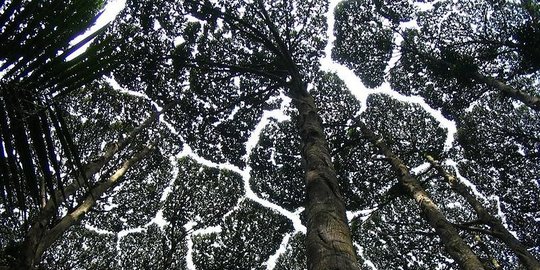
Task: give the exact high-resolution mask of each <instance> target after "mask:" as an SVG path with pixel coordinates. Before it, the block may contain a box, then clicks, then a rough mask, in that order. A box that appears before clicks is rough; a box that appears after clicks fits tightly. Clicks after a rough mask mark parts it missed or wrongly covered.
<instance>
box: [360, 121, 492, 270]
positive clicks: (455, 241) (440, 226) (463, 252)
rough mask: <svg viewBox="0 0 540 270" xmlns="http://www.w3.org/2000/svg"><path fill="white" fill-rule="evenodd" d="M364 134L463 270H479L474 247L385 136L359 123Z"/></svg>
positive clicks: (479, 266) (479, 263)
mask: <svg viewBox="0 0 540 270" xmlns="http://www.w3.org/2000/svg"><path fill="white" fill-rule="evenodd" d="M359 124H360V129H361V130H362V133H363V134H364V136H366V137H367V139H368V140H369V141H370V142H371V143H373V144H374V145H375V146H377V147H378V148H379V150H380V151H381V153H382V154H383V155H384V156H385V157H386V159H387V160H388V162H389V163H390V164H391V166H392V169H393V170H394V171H395V173H396V174H397V176H398V181H399V183H400V184H401V186H402V188H403V191H404V192H405V194H406V195H407V196H409V197H410V198H412V199H414V200H415V201H416V202H417V203H418V204H419V208H420V211H421V213H422V217H423V218H424V219H425V220H426V221H427V222H428V223H429V224H430V225H431V226H432V227H433V229H435V232H436V233H437V235H439V237H440V238H441V241H442V243H443V245H444V247H445V249H446V251H447V252H448V253H449V254H450V256H451V257H452V258H453V259H454V260H455V261H456V262H457V263H458V265H459V266H460V267H461V268H462V269H467V270H478V269H484V266H483V265H482V263H481V262H480V260H479V259H478V257H477V256H476V255H475V254H474V252H473V251H472V250H471V248H470V247H469V246H468V245H467V244H466V243H465V241H463V239H462V238H461V237H460V236H459V234H458V231H457V230H456V228H455V227H454V226H453V225H452V224H451V223H450V222H448V220H447V219H446V217H445V216H444V214H443V213H442V212H441V210H440V209H439V207H438V206H437V205H436V204H435V202H433V201H432V200H431V198H430V197H429V195H428V194H427V192H426V191H425V190H424V188H423V187H422V186H421V185H420V183H419V182H418V181H417V180H416V178H414V177H413V176H412V175H411V174H410V173H409V168H408V167H407V166H406V165H405V164H404V163H403V161H401V159H399V157H397V156H396V155H394V153H393V152H392V151H391V150H390V148H389V147H388V145H386V144H385V143H384V141H383V139H382V138H379V137H378V136H377V135H376V134H375V133H373V132H372V131H371V130H370V129H369V128H368V127H367V126H366V125H365V124H364V123H361V122H360V123H359Z"/></svg>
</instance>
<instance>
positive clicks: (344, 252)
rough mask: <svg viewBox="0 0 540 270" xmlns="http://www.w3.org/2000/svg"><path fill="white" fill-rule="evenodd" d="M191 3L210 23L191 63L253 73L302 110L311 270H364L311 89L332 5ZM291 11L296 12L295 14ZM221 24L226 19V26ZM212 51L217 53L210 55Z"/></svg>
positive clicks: (192, 9) (196, 13)
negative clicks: (360, 268) (322, 30)
mask: <svg viewBox="0 0 540 270" xmlns="http://www.w3.org/2000/svg"><path fill="white" fill-rule="evenodd" d="M186 4H187V9H188V10H189V11H190V13H191V14H192V15H193V16H194V17H196V18H198V19H200V20H204V21H205V22H206V27H204V28H203V33H204V37H203V38H202V39H203V40H202V41H201V43H200V44H199V46H200V47H199V48H198V49H199V54H198V55H196V56H195V57H194V58H193V61H192V62H193V66H194V67H196V68H198V69H199V70H202V71H214V72H216V71H225V72H228V73H232V74H233V75H242V74H249V75H247V76H246V77H247V78H249V79H250V80H254V79H255V80H261V81H260V82H259V83H258V84H256V85H265V84H267V85H269V86H267V88H266V90H265V91H268V93H269V94H270V95H271V94H275V92H276V91H277V90H280V89H281V90H282V91H283V92H284V94H285V95H286V96H288V97H290V98H291V99H292V102H293V104H294V106H295V107H296V109H297V111H298V117H297V118H296V119H297V120H296V121H297V123H298V124H297V127H298V133H299V135H300V142H301V146H300V150H301V156H302V159H303V161H304V171H305V175H304V181H305V184H306V190H307V206H306V211H307V227H308V229H307V235H306V243H307V244H306V248H307V256H308V269H328V268H337V269H357V266H356V258H355V254H354V248H353V246H352V242H351V239H350V232H349V228H348V226H347V220H346V216H345V205H344V203H343V199H342V195H341V193H340V191H339V187H338V183H337V178H336V175H335V169H334V167H333V165H332V161H331V156H330V152H329V149H328V145H327V142H326V138H325V133H324V131H323V127H322V123H321V119H320V116H319V114H318V112H317V107H316V105H315V103H314V101H313V98H312V96H311V95H310V94H309V92H308V89H307V85H308V83H309V82H310V79H311V78H313V76H314V71H316V66H315V65H314V63H313V60H314V59H316V58H317V56H318V55H320V53H321V49H322V45H323V43H322V40H323V38H322V37H320V36H321V33H320V30H319V29H320V26H322V25H324V22H323V13H324V11H325V8H326V5H325V3H323V2H322V1H311V2H309V3H303V2H286V1H284V2H268V3H267V2H264V1H255V2H254V3H250V4H248V3H241V2H235V1H233V2H230V3H226V4H225V3H219V5H217V6H215V5H214V4H213V3H211V2H209V1H205V2H203V3H198V2H192V1H188V2H187V3H186ZM240 8H242V9H243V11H240ZM290 10H296V11H297V12H296V13H295V14H291V13H290ZM293 15H294V16H293ZM218 22H223V27H219V25H218ZM308 22H309V23H308ZM297 27H299V28H300V31H298V30H296V29H295V28H297ZM311 35H313V36H311ZM225 42H227V43H225ZM201 45H206V46H208V47H202V46H201ZM231 45H232V46H231ZM203 48H204V49H203ZM201 51H202V53H201ZM209 51H213V52H212V53H213V54H209V55H208V54H205V53H208V52H209ZM232 55H234V58H231V57H230V56H232ZM207 76H208V75H207ZM222 76H224V77H225V78H227V76H226V75H222ZM253 76H256V77H253ZM257 77H259V78H261V79H258V78H257ZM256 85H255V86H256ZM242 86H248V87H249V86H251V85H250V84H249V83H246V84H242V81H241V85H240V88H241V90H242ZM259 87H260V86H259ZM247 89H249V88H247ZM247 89H246V90H247ZM255 89H257V88H255ZM246 90H244V91H242V92H245V91H246ZM246 93H247V92H246ZM263 101H264V99H263Z"/></svg>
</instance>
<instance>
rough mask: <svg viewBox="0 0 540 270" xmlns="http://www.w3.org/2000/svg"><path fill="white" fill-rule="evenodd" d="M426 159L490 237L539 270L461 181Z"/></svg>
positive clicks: (527, 253)
mask: <svg viewBox="0 0 540 270" xmlns="http://www.w3.org/2000/svg"><path fill="white" fill-rule="evenodd" d="M426 158H427V160H428V161H429V163H430V164H431V166H433V167H434V168H435V169H436V170H437V171H438V172H439V174H440V175H442V176H443V177H444V179H445V180H446V182H448V184H449V185H450V187H451V188H452V189H453V190H454V191H455V192H456V193H457V194H459V195H461V196H462V197H463V198H465V200H466V201H467V202H468V203H469V204H470V205H471V207H472V208H473V209H474V211H475V213H476V215H477V216H478V219H479V220H480V221H481V222H482V223H484V224H486V225H488V226H489V227H490V228H491V235H493V237H496V238H497V239H499V240H501V241H502V242H503V243H505V244H506V245H507V246H508V248H510V249H511V250H512V251H513V252H514V253H515V254H516V256H517V257H518V258H519V260H520V262H521V263H522V264H523V266H525V267H526V268H527V269H530V270H540V262H539V261H538V260H537V259H536V258H535V257H534V256H533V255H532V254H531V253H530V252H529V250H528V249H527V247H526V246H525V245H523V244H522V243H521V242H520V241H519V240H518V239H517V238H516V237H515V236H514V235H513V234H512V233H510V232H509V231H508V229H506V227H505V226H504V225H503V224H502V222H501V220H500V219H498V218H496V217H495V216H493V215H492V214H491V213H490V212H489V211H488V210H487V209H486V208H485V207H484V205H483V204H482V203H481V202H479V201H478V200H477V199H476V197H475V196H474V194H472V192H471V190H470V189H469V187H467V186H466V185H465V184H463V183H462V182H461V181H458V179H457V178H456V177H455V176H454V175H453V174H450V173H449V172H448V171H446V170H445V169H444V168H443V167H442V166H441V165H440V164H439V163H438V162H437V161H436V160H435V159H434V158H433V157H431V156H429V155H426Z"/></svg>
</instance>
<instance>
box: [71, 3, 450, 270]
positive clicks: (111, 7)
mask: <svg viewBox="0 0 540 270" xmlns="http://www.w3.org/2000/svg"><path fill="white" fill-rule="evenodd" d="M340 1H341V0H330V9H329V12H328V14H327V17H328V31H327V33H328V36H329V39H328V41H329V42H328V45H327V46H326V48H325V52H326V57H325V58H324V59H322V60H321V67H322V69H323V70H326V71H331V72H336V73H337V74H338V76H339V77H340V78H341V79H342V80H343V81H344V82H345V84H346V85H347V87H348V88H349V89H350V90H351V92H352V93H353V94H354V95H355V96H356V97H357V98H358V100H359V101H360V102H361V103H362V105H363V106H362V107H363V108H364V109H365V104H366V99H367V97H368V95H370V94H374V93H385V94H389V95H391V96H393V97H394V98H396V99H398V100H400V101H406V102H411V103H415V104H419V105H420V106H422V107H423V108H424V109H425V110H426V111H428V112H429V113H431V114H432V115H433V116H434V117H435V118H436V119H437V120H438V121H439V122H440V124H441V126H443V127H446V128H447V129H448V130H449V132H448V137H447V141H446V146H447V147H450V145H451V143H452V140H453V136H454V134H455V132H456V127H455V124H454V123H453V122H452V121H449V120H447V119H445V118H444V117H443V116H442V115H441V113H440V112H439V111H437V110H433V109H432V108H430V107H429V106H428V105H427V104H426V103H425V102H424V101H423V99H422V98H419V97H406V96H403V95H400V94H398V93H396V92H394V91H392V90H391V89H390V86H389V85H388V84H387V83H385V84H383V85H382V86H381V87H379V88H376V89H367V88H365V87H364V86H363V84H362V83H361V81H360V79H359V78H358V77H357V76H356V75H355V74H354V73H353V72H352V71H351V70H349V69H348V68H346V67H345V66H343V65H340V64H338V63H336V62H334V61H333V60H332V59H331V50H332V43H333V41H334V40H335V37H334V35H333V29H334V28H333V27H334V16H333V10H334V8H335V7H336V5H337V4H338V3H339V2H340ZM124 5H125V0H112V1H109V2H108V4H107V6H106V8H105V12H104V13H103V15H102V16H101V17H100V18H99V19H98V21H97V23H96V25H94V26H93V27H92V28H90V29H89V30H88V31H87V32H86V33H85V34H83V35H82V36H80V37H78V38H77V39H75V40H74V41H73V43H75V42H77V41H78V40H81V39H83V38H84V37H86V36H88V35H90V33H92V32H93V31H95V30H97V29H99V28H100V27H101V26H103V25H105V24H106V23H108V22H110V21H111V20H112V19H114V17H115V16H116V15H117V14H118V13H119V12H120V11H121V10H122V9H123V7H124ZM424 8H425V7H424ZM85 49H86V48H81V50H79V51H77V52H75V53H74V54H73V55H70V56H69V59H72V58H73V57H75V56H76V55H78V54H80V53H81V52H83V51H84V50H85ZM394 55H397V52H394ZM394 61H395V60H394ZM107 80H108V81H109V82H110V83H111V85H112V86H113V87H114V88H116V89H118V90H121V91H127V92H129V89H123V88H122V87H121V86H120V85H118V84H117V83H116V82H115V81H114V79H112V78H108V79H107ZM137 95H140V93H138V94H137ZM144 98H148V97H144ZM286 100H287V99H286ZM270 117H272V118H275V119H278V120H281V121H282V120H285V119H286V117H284V116H283V114H282V113H281V110H280V109H278V110H274V111H266V112H265V113H264V116H263V120H262V121H261V122H260V123H259V124H258V125H257V127H256V128H255V130H254V131H253V133H252V136H251V138H250V139H249V141H248V142H247V145H246V147H247V150H248V153H249V152H250V151H251V150H252V149H253V147H254V146H255V145H256V143H257V141H258V138H259V135H260V133H261V131H262V129H263V128H264V127H265V126H266V125H267V124H268V119H269V118H270ZM171 128H172V127H171ZM173 132H174V131H173ZM180 156H190V157H192V158H194V159H195V160H197V161H198V162H200V163H201V164H204V165H207V166H211V167H218V168H226V169H230V170H232V171H235V172H237V173H239V174H240V175H242V177H243V181H244V187H245V190H246V194H245V197H246V198H249V199H251V200H254V201H256V202H258V203H260V204H261V205H263V206H265V207H268V208H271V209H273V210H275V211H277V212H279V213H280V214H281V215H283V216H285V217H287V218H289V219H290V220H291V221H292V222H293V224H294V229H295V231H296V232H304V233H305V231H306V228H305V227H304V226H303V225H302V224H301V222H300V217H299V212H298V211H297V212H290V211H288V210H286V209H284V208H282V207H280V206H278V205H275V204H273V203H271V202H269V201H266V200H264V199H262V198H259V197H258V196H257V194H255V193H254V192H253V191H252V190H251V187H250V185H249V172H250V168H249V167H248V168H246V169H244V170H241V169H239V168H238V167H235V166H232V165H230V164H215V163H212V162H210V161H208V160H205V159H203V158H201V157H198V156H196V155H195V154H194V153H193V152H192V151H191V150H190V148H189V146H188V145H185V146H184V150H183V151H182V153H179V154H178V156H177V157H180ZM246 157H247V156H246ZM172 183H173V181H172V180H171V182H170V184H171V185H172ZM166 190H169V191H170V188H168V189H166ZM168 194H169V193H168V192H167V191H166V192H165V193H164V194H163V197H162V200H164V199H165V198H166V197H167V196H168ZM371 210H372V209H367V210H363V211H358V212H354V213H352V212H349V213H347V216H348V217H349V218H350V219H351V218H354V217H356V216H359V215H361V216H363V215H366V213H368V212H370V211H371ZM151 223H156V224H158V225H160V226H164V225H165V224H167V222H166V221H165V220H164V219H163V218H162V213H161V211H159V212H158V213H156V218H154V219H153V220H152V221H151ZM151 223H149V224H146V225H145V226H143V227H141V228H135V229H131V230H129V231H122V232H120V233H119V238H118V243H117V247H119V246H120V245H119V243H120V241H122V237H123V236H125V235H127V234H129V233H132V232H139V231H141V230H145V227H147V226H148V225H150V224H151ZM186 226H187V227H190V226H193V224H192V223H189V224H186ZM89 229H92V230H95V231H98V232H101V233H107V232H104V231H102V230H99V228H89ZM219 230H220V228H216V227H212V228H207V229H202V230H198V231H194V232H193V233H192V234H190V236H189V237H188V256H187V262H188V269H195V266H194V264H193V258H192V247H193V243H192V241H191V238H192V236H193V235H196V234H203V233H211V232H218V231H219ZM290 238H291V235H290V234H287V235H286V236H285V237H284V238H283V241H282V243H281V247H280V249H279V250H277V252H276V253H275V254H274V255H273V256H271V257H270V259H269V260H268V261H267V262H266V265H267V269H273V268H274V266H275V262H276V259H277V257H278V256H279V254H281V253H283V252H285V246H286V244H287V243H288V241H289V239H290ZM361 250H362V249H360V251H361ZM119 252H121V251H120V250H119ZM366 264H367V265H368V266H371V268H372V269H375V267H374V266H373V264H371V262H369V260H368V261H367V262H366Z"/></svg>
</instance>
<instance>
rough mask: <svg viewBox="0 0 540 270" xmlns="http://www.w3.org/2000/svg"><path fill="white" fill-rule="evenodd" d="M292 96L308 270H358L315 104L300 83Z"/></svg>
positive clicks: (293, 88) (296, 83)
mask: <svg viewBox="0 0 540 270" xmlns="http://www.w3.org/2000/svg"><path fill="white" fill-rule="evenodd" d="M291 92H292V94H291V96H292V98H293V101H294V105H295V106H296V108H297V110H298V113H299V117H298V122H297V125H298V130H299V133H300V138H301V156H302V158H303V160H304V168H305V183H306V189H307V206H306V211H307V236H306V248H307V252H306V254H307V263H308V269H309V270H323V269H324V270H338V269H339V270H353V269H354V270H358V269H360V268H359V265H358V263H357V260H356V253H355V250H354V248H353V245H352V240H351V232H350V230H349V226H348V222H347V217H346V214H345V204H344V202H343V198H342V195H341V193H340V191H339V187H338V182H337V177H336V172H335V169H334V166H333V164H332V158H331V156H330V152H329V151H328V143H327V141H326V138H325V134H324V131H323V127H322V122H321V118H320V116H319V114H318V113H317V108H316V106H315V102H314V100H313V97H312V96H311V95H310V94H309V93H308V92H307V90H306V85H305V84H304V83H303V82H302V81H301V80H296V81H295V83H294V84H293V86H292V87H291Z"/></svg>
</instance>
